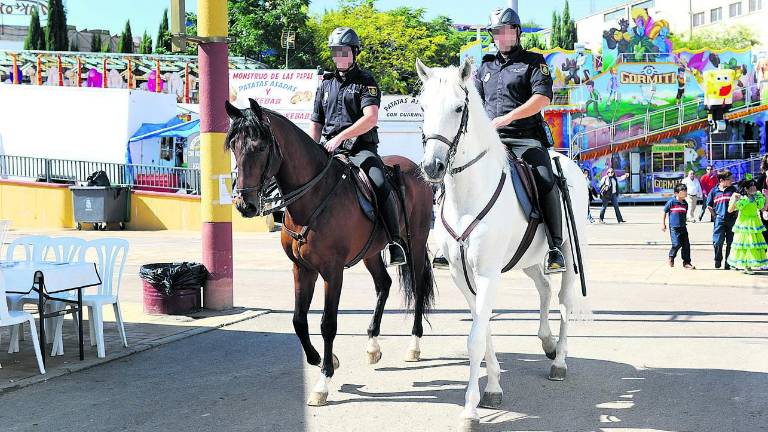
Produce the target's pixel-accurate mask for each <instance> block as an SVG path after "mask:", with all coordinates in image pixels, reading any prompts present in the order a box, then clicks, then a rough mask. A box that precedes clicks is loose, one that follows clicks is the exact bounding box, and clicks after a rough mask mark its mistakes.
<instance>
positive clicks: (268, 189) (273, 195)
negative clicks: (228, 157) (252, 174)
mask: <svg viewBox="0 0 768 432" xmlns="http://www.w3.org/2000/svg"><path fill="white" fill-rule="evenodd" d="M264 123H265V125H266V128H267V131H268V132H269V143H268V144H267V152H268V155H267V158H268V159H267V165H266V166H265V167H264V170H263V171H262V173H261V186H258V187H257V186H250V187H242V188H238V187H236V186H235V185H236V184H237V173H236V174H235V178H234V181H233V186H232V192H233V193H234V195H235V196H239V197H241V198H242V194H243V192H255V193H256V194H257V195H256V198H257V200H258V204H257V211H258V215H259V216H266V215H269V214H272V213H275V212H277V211H279V210H282V209H284V208H285V207H288V206H289V205H291V204H293V203H295V202H296V201H298V200H299V199H300V198H301V197H302V196H304V195H305V194H306V193H307V192H309V190H310V189H312V187H314V186H315V185H316V184H317V183H319V182H320V180H322V178H323V177H324V176H325V174H326V173H327V172H328V170H329V169H330V168H331V164H332V162H333V158H329V159H328V163H327V164H326V165H325V167H324V168H323V169H322V171H320V173H319V174H318V175H316V176H315V177H313V178H312V180H310V181H309V182H307V183H306V184H304V185H302V186H300V187H299V188H298V189H296V190H294V191H292V192H289V193H287V194H285V195H283V194H282V193H281V191H280V188H279V187H278V185H277V180H276V179H275V176H276V175H277V173H278V172H279V171H280V167H281V166H282V164H283V152H282V151H281V150H280V145H279V144H278V142H277V139H276V138H275V135H274V133H272V125H271V123H270V121H269V118H268V117H266V116H265V120H264ZM239 171H240V167H239V166H238V172H239Z"/></svg>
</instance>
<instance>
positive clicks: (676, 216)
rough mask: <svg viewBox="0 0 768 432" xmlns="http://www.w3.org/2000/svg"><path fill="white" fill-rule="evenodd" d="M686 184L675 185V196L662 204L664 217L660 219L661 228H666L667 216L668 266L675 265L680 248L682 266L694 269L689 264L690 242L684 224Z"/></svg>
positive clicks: (686, 204) (686, 205) (686, 201)
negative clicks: (669, 239)
mask: <svg viewBox="0 0 768 432" xmlns="http://www.w3.org/2000/svg"><path fill="white" fill-rule="evenodd" d="M686 189H687V188H686V186H685V185H684V184H678V185H677V186H675V197H674V198H671V199H670V200H669V201H667V204H666V205H665V206H664V218H663V219H662V221H661V230H662V231H666V230H667V217H669V236H670V238H671V239H672V248H671V249H670V250H669V257H668V258H667V259H668V262H669V266H670V267H674V266H675V257H677V251H679V250H680V249H682V257H683V267H684V268H687V269H695V268H696V267H694V266H693V265H692V264H691V242H690V240H689V239H688V227H687V226H686V214H687V213H688V200H687V199H686V198H687V195H688V194H687V191H686Z"/></svg>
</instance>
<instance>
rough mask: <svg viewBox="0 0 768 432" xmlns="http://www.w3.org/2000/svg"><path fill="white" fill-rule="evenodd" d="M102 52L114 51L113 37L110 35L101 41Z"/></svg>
mask: <svg viewBox="0 0 768 432" xmlns="http://www.w3.org/2000/svg"><path fill="white" fill-rule="evenodd" d="M101 52H103V53H111V52H112V38H111V37H108V38H107V39H106V40H104V41H102V43H101Z"/></svg>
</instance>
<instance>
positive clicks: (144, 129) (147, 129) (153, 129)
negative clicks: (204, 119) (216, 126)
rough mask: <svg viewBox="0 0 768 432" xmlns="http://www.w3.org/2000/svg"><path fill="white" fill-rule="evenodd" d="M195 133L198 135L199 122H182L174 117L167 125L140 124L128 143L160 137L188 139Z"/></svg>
mask: <svg viewBox="0 0 768 432" xmlns="http://www.w3.org/2000/svg"><path fill="white" fill-rule="evenodd" d="M196 133H200V120H192V121H189V122H182V121H181V120H179V119H178V118H177V117H174V118H172V119H171V120H170V121H168V123H144V124H142V125H141V127H140V128H139V130H138V131H136V133H135V134H133V136H132V137H131V139H129V140H128V142H136V141H141V140H145V139H150V138H162V137H178V138H188V137H189V136H190V135H193V134H196Z"/></svg>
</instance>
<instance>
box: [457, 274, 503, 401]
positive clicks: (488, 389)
mask: <svg viewBox="0 0 768 432" xmlns="http://www.w3.org/2000/svg"><path fill="white" fill-rule="evenodd" d="M450 272H451V276H452V277H453V282H454V283H455V284H456V286H457V287H458V288H459V291H461V293H462V294H464V298H465V299H466V300H467V306H469V310H470V312H471V313H472V319H473V320H475V319H476V318H477V314H476V311H475V300H476V299H475V296H474V294H472V292H470V291H469V288H468V287H467V282H466V280H465V279H464V274H463V273H462V270H460V269H459V267H458V266H453V265H452V266H450ZM485 369H486V371H487V373H488V384H486V386H485V390H484V391H483V397H482V398H481V399H480V402H479V406H481V407H483V408H492V409H496V408H499V407H501V403H502V400H503V398H504V391H503V390H502V388H501V365H500V364H499V361H498V359H497V358H496V351H495V350H494V348H493V338H492V331H491V327H490V323H489V324H488V334H487V338H486V348H485Z"/></svg>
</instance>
